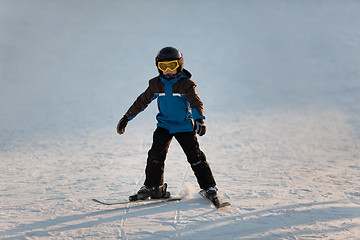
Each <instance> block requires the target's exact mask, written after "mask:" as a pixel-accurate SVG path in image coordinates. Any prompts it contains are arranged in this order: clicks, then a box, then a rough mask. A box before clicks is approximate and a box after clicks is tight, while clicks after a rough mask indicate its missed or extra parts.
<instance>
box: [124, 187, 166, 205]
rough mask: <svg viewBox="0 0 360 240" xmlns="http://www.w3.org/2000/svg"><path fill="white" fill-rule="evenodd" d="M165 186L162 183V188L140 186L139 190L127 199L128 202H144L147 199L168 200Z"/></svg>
mask: <svg viewBox="0 0 360 240" xmlns="http://www.w3.org/2000/svg"><path fill="white" fill-rule="evenodd" d="M166 189H167V184H166V183H164V185H162V186H155V187H147V186H145V185H144V186H142V187H141V188H140V190H139V191H138V192H137V193H136V194H134V195H131V196H130V197H129V200H130V201H137V200H145V199H147V198H149V197H150V198H152V199H158V198H169V197H170V193H169V192H167V191H166Z"/></svg>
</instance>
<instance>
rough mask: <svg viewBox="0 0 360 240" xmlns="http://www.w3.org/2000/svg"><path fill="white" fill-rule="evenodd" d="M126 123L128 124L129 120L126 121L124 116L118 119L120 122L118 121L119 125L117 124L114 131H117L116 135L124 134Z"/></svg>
mask: <svg viewBox="0 0 360 240" xmlns="http://www.w3.org/2000/svg"><path fill="white" fill-rule="evenodd" d="M128 122H129V120H128V118H127V116H126V115H124V116H123V117H122V118H121V119H120V121H119V123H118V125H117V127H116V130H117V132H118V134H123V133H124V132H125V127H126V125H127V123H128Z"/></svg>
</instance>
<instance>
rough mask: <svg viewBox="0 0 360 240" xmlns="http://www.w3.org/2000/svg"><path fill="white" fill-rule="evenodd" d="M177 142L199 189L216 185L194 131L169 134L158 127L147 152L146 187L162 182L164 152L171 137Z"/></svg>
mask: <svg viewBox="0 0 360 240" xmlns="http://www.w3.org/2000/svg"><path fill="white" fill-rule="evenodd" d="M173 137H175V139H176V140H177V141H178V142H179V144H180V146H181V148H182V149H183V151H184V153H185V155H186V157H187V161H188V162H189V163H190V165H191V168H192V170H193V171H194V174H195V176H196V178H197V181H198V183H199V186H200V188H201V189H207V188H208V187H213V186H215V185H216V183H215V180H214V177H213V174H212V172H211V169H210V166H209V164H208V163H207V161H206V156H205V154H204V153H203V152H202V151H201V150H200V148H199V143H198V141H197V138H196V135H195V133H194V132H181V133H174V134H170V133H169V131H168V130H166V129H164V128H160V127H158V128H157V129H156V130H155V132H154V135H153V144H152V146H151V149H150V150H149V153H148V159H147V165H146V169H145V174H146V179H145V183H144V185H145V186H147V187H154V186H160V185H162V184H163V183H164V166H165V159H166V154H167V153H168V149H169V146H170V143H171V140H172V138H173Z"/></svg>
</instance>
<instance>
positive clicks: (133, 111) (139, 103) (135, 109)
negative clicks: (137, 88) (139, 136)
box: [125, 84, 155, 120]
mask: <svg viewBox="0 0 360 240" xmlns="http://www.w3.org/2000/svg"><path fill="white" fill-rule="evenodd" d="M154 96H155V93H154V91H153V90H152V89H151V88H150V84H149V86H148V88H147V89H146V90H145V91H144V92H143V93H142V94H140V96H139V97H138V98H137V99H136V100H135V102H134V103H133V104H132V105H131V107H130V108H129V110H128V111H127V112H126V114H125V115H126V116H127V118H128V119H129V120H131V119H133V118H134V117H136V115H138V114H139V113H140V112H142V111H143V110H145V108H146V107H147V106H148V105H149V104H150V103H151V101H152V100H153V99H154Z"/></svg>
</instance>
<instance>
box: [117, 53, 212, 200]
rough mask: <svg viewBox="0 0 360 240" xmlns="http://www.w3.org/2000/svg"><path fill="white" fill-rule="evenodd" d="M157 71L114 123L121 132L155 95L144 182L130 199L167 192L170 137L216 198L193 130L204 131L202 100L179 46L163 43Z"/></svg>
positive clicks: (205, 186) (196, 174)
mask: <svg viewBox="0 0 360 240" xmlns="http://www.w3.org/2000/svg"><path fill="white" fill-rule="evenodd" d="M155 62H156V66H157V68H158V71H159V75H158V76H157V77H155V78H153V79H151V80H150V81H149V86H148V88H147V89H146V90H145V92H143V93H142V94H141V95H140V96H139V97H138V98H137V99H136V101H135V102H134V103H133V104H132V105H131V107H130V108H129V110H128V111H127V112H126V114H125V115H124V116H123V117H122V118H121V120H120V121H119V123H118V125H117V132H118V133H119V134H123V133H124V132H125V127H126V125H127V123H128V121H130V120H131V119H133V118H134V117H135V116H136V115H137V114H138V113H140V112H141V111H143V110H144V109H145V108H146V107H147V106H148V105H149V104H150V102H151V101H152V100H154V99H157V104H158V108H159V113H158V114H157V116H156V119H157V128H156V130H155V132H154V135H153V144H152V147H151V149H150V150H149V152H148V158H147V165H146V169H145V174H146V179H145V182H144V186H142V187H141V188H140V190H139V191H138V192H137V194H135V195H132V196H130V200H140V199H146V198H149V197H151V198H161V197H166V196H169V193H167V192H166V187H165V188H164V187H163V186H162V185H163V182H164V179H163V176H164V161H165V158H166V154H167V152H168V149H169V146H170V143H171V140H172V138H173V137H175V139H176V140H177V141H178V142H179V144H180V146H181V148H182V149H183V151H184V153H185V154H186V157H187V161H188V162H189V163H190V165H191V168H192V170H193V171H194V174H195V176H196V178H197V181H198V183H199V186H200V188H201V189H204V190H205V191H206V195H207V196H208V197H209V198H210V199H213V200H215V201H216V200H217V201H218V197H217V188H216V187H215V185H216V183H215V180H214V177H213V175H212V172H211V169H210V166H209V164H208V163H207V161H206V157H205V154H204V153H203V152H202V151H201V150H200V148H199V143H198V141H197V138H196V134H198V135H199V136H202V135H204V134H205V132H206V126H205V124H204V119H205V117H204V110H203V103H202V102H201V100H200V97H199V95H198V94H197V92H196V91H195V87H196V84H195V83H194V82H193V81H192V80H190V77H191V74H190V72H188V71H187V70H186V69H184V68H183V65H184V59H183V56H182V54H181V52H180V51H179V50H177V49H176V48H173V47H165V48H163V49H161V50H160V51H159V53H158V54H157V56H156V58H155Z"/></svg>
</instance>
